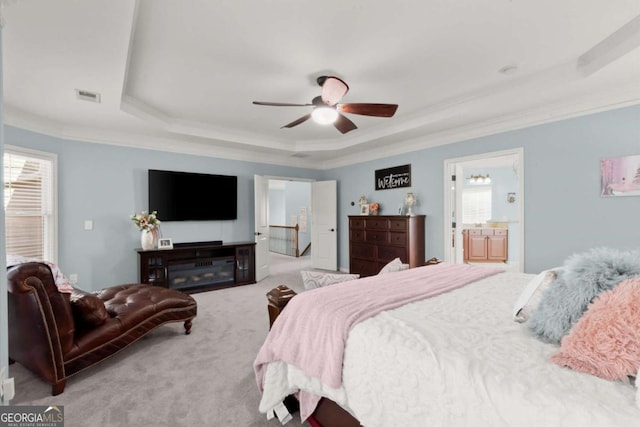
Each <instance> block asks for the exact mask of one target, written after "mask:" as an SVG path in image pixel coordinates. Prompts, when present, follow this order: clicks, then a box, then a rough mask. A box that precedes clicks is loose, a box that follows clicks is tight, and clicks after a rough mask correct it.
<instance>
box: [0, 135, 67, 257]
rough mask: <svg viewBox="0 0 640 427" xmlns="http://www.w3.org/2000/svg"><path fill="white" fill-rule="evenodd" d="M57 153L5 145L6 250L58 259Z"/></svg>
mask: <svg viewBox="0 0 640 427" xmlns="http://www.w3.org/2000/svg"><path fill="white" fill-rule="evenodd" d="M56 160H57V159H56V156H55V155H54V154H49V153H43V152H39V151H32V150H24V149H21V148H16V147H9V146H7V147H5V152H4V160H3V161H4V208H5V221H6V223H5V229H6V239H5V240H6V253H7V254H9V255H22V256H26V257H32V258H38V259H43V260H47V261H51V262H57V260H56V258H57V251H56V248H57V242H56V235H57V230H56V228H57V215H56V203H55V201H56V192H57V188H56V179H55V170H56V163H57V162H56Z"/></svg>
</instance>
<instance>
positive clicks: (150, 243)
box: [140, 230, 156, 251]
mask: <svg viewBox="0 0 640 427" xmlns="http://www.w3.org/2000/svg"><path fill="white" fill-rule="evenodd" d="M140 244H141V245H142V249H143V250H145V251H148V250H151V249H155V248H156V233H154V232H153V231H147V230H142V234H141V235H140Z"/></svg>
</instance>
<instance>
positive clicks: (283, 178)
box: [254, 174, 318, 262]
mask: <svg viewBox="0 0 640 427" xmlns="http://www.w3.org/2000/svg"><path fill="white" fill-rule="evenodd" d="M257 175H259V176H261V177H262V178H264V179H266V180H267V183H268V182H269V181H271V180H274V181H298V182H308V183H312V182H315V181H318V180H317V179H313V178H298V177H290V176H278V175H260V174H257ZM254 193H255V188H254ZM254 199H255V195H254ZM268 201H269V194H268V192H267V209H268ZM254 212H255V206H254ZM254 224H255V218H254ZM311 227H313V223H312V224H311ZM255 232H256V230H254V233H255ZM309 236H310V237H309V238H310V242H311V247H312V248H313V237H312V233H310V234H309ZM312 250H313V249H312ZM266 262H269V260H268V259H267V260H266Z"/></svg>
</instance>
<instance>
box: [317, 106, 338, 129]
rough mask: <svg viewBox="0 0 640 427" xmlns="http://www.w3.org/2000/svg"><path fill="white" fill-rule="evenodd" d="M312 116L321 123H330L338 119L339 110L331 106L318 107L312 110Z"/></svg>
mask: <svg viewBox="0 0 640 427" xmlns="http://www.w3.org/2000/svg"><path fill="white" fill-rule="evenodd" d="M311 118H313V121H314V122H316V123H319V124H321V125H330V124H332V123H334V122H335V121H336V120H337V119H338V112H337V111H336V109H335V108H331V107H316V108H314V109H313V111H312V112H311Z"/></svg>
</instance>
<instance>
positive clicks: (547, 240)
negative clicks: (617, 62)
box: [324, 106, 640, 272]
mask: <svg viewBox="0 0 640 427" xmlns="http://www.w3.org/2000/svg"><path fill="white" fill-rule="evenodd" d="M516 147H523V148H524V180H525V181H524V182H525V198H526V200H525V201H524V215H525V236H524V239H525V271H527V272H537V271H540V270H542V269H545V268H550V267H554V266H557V265H559V264H561V263H562V262H563V261H564V259H565V258H566V257H567V256H569V255H571V254H572V253H575V252H580V251H584V250H587V249H589V248H592V247H594V246H604V245H606V246H613V247H619V248H636V247H640V227H639V226H638V225H639V224H638V218H640V197H619V198H602V197H600V160H601V159H603V158H607V157H618V156H627V155H638V154H640V106H633V107H628V108H623V109H619V110H613V111H607V112H603V113H598V114H592V115H588V116H583V117H578V118H573V119H568V120H563V121H559V122H554V123H548V124H544V125H539V126H534V127H530V128H526V129H521V130H516V131H511V132H505V133H501V134H497V135H491V136H487V137H483V138H477V139H473V140H469V141H464V142H459V143H456V144H449V145H443V146H439V147H434V148H430V149H425V150H421V151H416V152H412V153H408V154H402V155H397V156H393V157H390V158H386V159H381V160H375V161H370V162H366V163H361V164H357V165H351V166H346V167H341V168H336V169H331V170H327V171H325V172H324V178H325V179H336V180H337V181H338V218H339V225H338V228H339V229H338V242H339V245H338V250H339V266H340V267H341V268H342V269H348V264H349V259H348V256H349V249H348V248H349V243H348V223H347V215H355V214H357V213H358V209H357V201H358V198H359V196H360V195H365V196H367V198H368V199H369V201H370V202H371V201H376V202H380V203H381V205H382V211H381V213H382V214H386V213H393V212H395V211H396V209H397V206H398V204H399V203H400V202H401V201H402V199H403V196H404V194H405V193H406V191H407V189H398V190H382V191H374V188H375V187H374V173H375V170H376V169H382V168H388V167H393V166H399V165H404V164H411V172H412V185H413V186H412V191H413V192H414V194H416V196H417V198H418V201H419V204H418V206H417V208H416V209H415V211H416V213H420V214H426V215H427V221H426V228H427V230H426V256H427V258H430V257H433V256H437V257H440V258H442V257H443V256H444V248H443V245H444V243H443V242H444V237H443V233H444V231H443V226H444V218H443V212H444V208H443V204H444V196H443V176H444V174H443V167H444V166H443V165H444V161H445V160H446V159H452V158H458V157H465V156H470V155H475V154H481V153H486V152H492V151H500V150H507V149H513V148H516ZM518 197H521V195H518ZM352 201H354V202H356V206H351V204H350V203H351V202H352Z"/></svg>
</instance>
